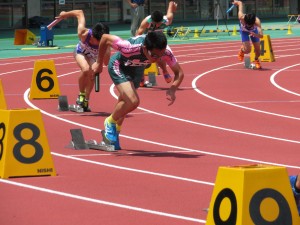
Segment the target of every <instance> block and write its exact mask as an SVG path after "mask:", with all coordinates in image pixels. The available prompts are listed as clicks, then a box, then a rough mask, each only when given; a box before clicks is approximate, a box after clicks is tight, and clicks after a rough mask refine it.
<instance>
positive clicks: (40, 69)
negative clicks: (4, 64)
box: [29, 60, 60, 99]
mask: <svg viewBox="0 0 300 225" xmlns="http://www.w3.org/2000/svg"><path fill="white" fill-rule="evenodd" d="M59 95H60V89H59V85H58V80H57V75H56V70H55V65H54V61H53V60H37V61H35V63H34V70H33V74H32V80H31V88H30V94H29V98H30V99H41V98H46V99H47V98H58V96H59Z"/></svg>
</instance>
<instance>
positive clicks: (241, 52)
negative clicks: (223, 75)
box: [238, 49, 245, 62]
mask: <svg viewBox="0 0 300 225" xmlns="http://www.w3.org/2000/svg"><path fill="white" fill-rule="evenodd" d="M244 55H245V53H244V52H243V51H242V49H240V51H239V54H238V59H239V60H240V61H241V62H242V61H244Z"/></svg>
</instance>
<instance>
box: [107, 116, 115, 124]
mask: <svg viewBox="0 0 300 225" xmlns="http://www.w3.org/2000/svg"><path fill="white" fill-rule="evenodd" d="M107 121H108V122H109V123H117V121H115V120H114V119H113V118H112V115H110V116H109V117H108V118H107Z"/></svg>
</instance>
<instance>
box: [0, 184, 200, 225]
mask: <svg viewBox="0 0 300 225" xmlns="http://www.w3.org/2000/svg"><path fill="white" fill-rule="evenodd" d="M0 182H2V183H6V184H10V185H14V186H18V187H23V188H28V189H32V190H36V191H41V192H45V193H49V194H55V195H59V196H63V197H68V198H72V199H77V200H81V201H86V202H92V203H96V204H101V205H107V206H112V207H117V208H123V209H129V210H133V211H138V212H142V213H149V214H154V215H158V216H165V217H169V218H175V219H181V220H186V221H191V222H196V223H206V221H205V220H200V219H197V218H192V217H186V216H181V215H176V214H171V213H165V212H161V211H155V210H150V209H144V208H139V207H135V206H129V205H124V204H119V203H115V202H109V201H103V200H99V199H94V198H89V197H84V196H80V195H75V194H69V193H66V192H61V191H55V190H52V189H48V188H42V187H37V186H33V185H28V184H23V183H19V182H15V181H11V180H6V179H0Z"/></svg>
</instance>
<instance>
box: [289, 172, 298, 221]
mask: <svg viewBox="0 0 300 225" xmlns="http://www.w3.org/2000/svg"><path fill="white" fill-rule="evenodd" d="M296 181H297V176H290V183H291V186H292V190H293V194H294V197H295V200H296V205H297V207H298V212H299V215H300V192H297V191H296V188H295V185H296Z"/></svg>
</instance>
